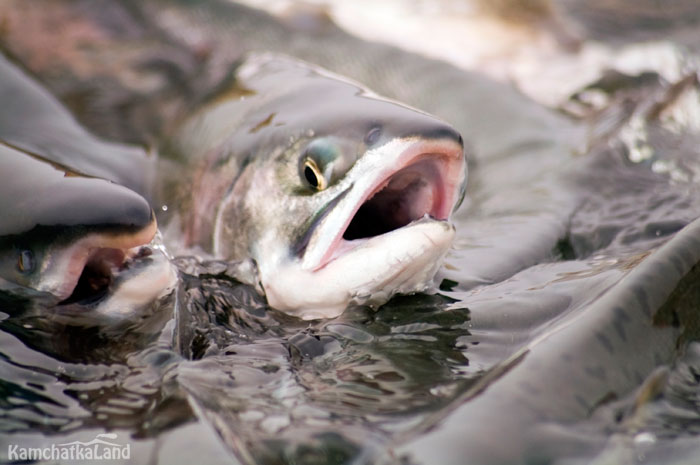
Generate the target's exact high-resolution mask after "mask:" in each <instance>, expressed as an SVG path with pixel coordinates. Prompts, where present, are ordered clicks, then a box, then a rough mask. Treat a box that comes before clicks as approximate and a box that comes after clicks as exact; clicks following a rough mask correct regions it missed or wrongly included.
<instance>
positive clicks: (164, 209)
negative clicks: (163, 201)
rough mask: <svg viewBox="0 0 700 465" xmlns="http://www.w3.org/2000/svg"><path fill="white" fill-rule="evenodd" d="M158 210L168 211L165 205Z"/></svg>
mask: <svg viewBox="0 0 700 465" xmlns="http://www.w3.org/2000/svg"><path fill="white" fill-rule="evenodd" d="M160 209H161V210H163V211H164V212H167V211H168V206H167V205H163V206H162V207H160Z"/></svg>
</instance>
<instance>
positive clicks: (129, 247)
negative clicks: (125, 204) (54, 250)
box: [58, 219, 157, 305]
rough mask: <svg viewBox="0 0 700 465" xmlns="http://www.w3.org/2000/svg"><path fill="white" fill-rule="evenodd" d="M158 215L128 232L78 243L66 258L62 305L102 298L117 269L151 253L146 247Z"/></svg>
mask: <svg viewBox="0 0 700 465" xmlns="http://www.w3.org/2000/svg"><path fill="white" fill-rule="evenodd" d="M156 228H157V225H156V222H155V219H154V220H153V221H152V222H151V224H150V225H149V226H147V227H146V228H144V229H142V230H141V231H138V232H136V233H134V234H129V235H116V236H110V235H96V236H92V237H90V236H89V237H87V238H85V239H84V240H83V241H81V242H78V243H76V245H75V247H74V250H73V251H72V252H71V253H70V256H69V257H68V258H67V259H68V260H69V262H68V266H67V268H66V271H65V275H64V276H63V286H62V289H61V291H60V292H59V295H58V298H59V299H61V301H60V303H59V305H66V304H72V303H89V302H91V301H93V300H97V299H99V298H101V297H102V296H103V295H104V294H105V293H106V292H107V291H108V290H109V287H110V285H111V284H112V282H113V281H114V278H115V276H116V274H117V273H119V272H120V271H122V270H124V269H125V268H127V267H128V265H129V263H130V262H131V261H133V260H136V259H138V258H141V257H146V256H148V255H151V253H152V251H151V249H150V248H148V247H146V246H145V244H148V243H149V242H150V241H151V240H152V239H153V236H155V233H156Z"/></svg>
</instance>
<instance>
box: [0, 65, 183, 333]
mask: <svg viewBox="0 0 700 465" xmlns="http://www.w3.org/2000/svg"><path fill="white" fill-rule="evenodd" d="M0 97H1V98H2V100H3V102H4V103H5V104H6V105H7V107H6V108H5V109H4V110H3V112H2V114H0V297H7V296H10V297H14V298H19V299H21V300H26V301H27V302H34V303H37V304H41V305H43V308H44V309H47V308H50V309H51V312H50V313H51V314H52V315H53V316H58V315H61V316H63V317H65V318H64V319H65V320H66V321H69V322H70V323H71V324H75V323H77V322H78V320H80V321H82V322H86V323H89V324H101V323H103V322H115V321H128V320H129V318H130V317H132V316H133V313H134V312H133V311H132V310H135V309H137V307H140V306H142V305H150V304H151V302H152V301H153V300H154V299H156V298H157V297H159V296H161V295H163V293H164V292H166V291H167V290H168V289H171V287H172V285H173V282H174V279H175V272H174V269H173V267H172V266H171V265H170V263H169V262H168V261H167V259H166V257H165V256H164V255H162V254H161V253H160V252H156V251H154V250H153V249H152V248H146V249H144V246H146V245H147V244H149V243H150V242H151V241H152V239H153V238H154V236H155V235H156V232H157V223H156V218H155V215H154V213H153V211H152V209H151V206H150V204H149V202H148V200H147V199H146V198H145V197H144V195H146V192H147V191H148V187H147V184H148V181H147V179H148V176H150V175H149V173H150V168H151V160H150V159H148V158H147V157H146V156H145V153H144V152H143V151H142V150H140V149H139V148H137V147H131V146H127V145H121V144H115V143H111V142H107V141H104V140H101V139H99V138H97V137H95V136H93V135H92V134H90V133H89V132H87V131H86V130H85V129H84V128H82V127H81V126H80V125H79V124H78V123H77V122H76V121H75V120H74V119H73V118H72V117H71V115H70V113H69V112H68V111H67V110H66V108H65V107H63V106H62V105H61V104H60V103H59V102H58V101H57V100H56V99H55V98H54V97H52V96H51V94H49V93H48V92H47V91H46V90H45V89H44V88H43V87H42V86H41V85H40V84H39V83H37V82H36V81H35V80H33V79H32V78H31V77H29V76H28V75H26V74H25V73H24V72H23V71H22V70H21V69H20V68H19V67H17V66H15V65H14V64H13V63H12V62H11V61H10V60H8V59H7V58H5V57H4V56H2V55H0ZM131 171H136V172H137V173H136V174H135V175H134V176H130V175H129V174H128V173H129V172H131ZM115 181H116V182H119V184H117V183H116V182H115ZM122 183H123V184H127V185H128V186H129V187H126V186H124V185H121V184H122ZM134 189H136V190H138V191H141V192H142V193H143V194H144V195H142V194H141V193H139V192H136V191H135V190H134ZM136 276H139V277H140V278H141V279H134V277H136ZM144 277H148V279H147V280H146V279H144ZM6 309H7V308H6ZM42 313H46V312H42ZM47 316H48V315H47Z"/></svg>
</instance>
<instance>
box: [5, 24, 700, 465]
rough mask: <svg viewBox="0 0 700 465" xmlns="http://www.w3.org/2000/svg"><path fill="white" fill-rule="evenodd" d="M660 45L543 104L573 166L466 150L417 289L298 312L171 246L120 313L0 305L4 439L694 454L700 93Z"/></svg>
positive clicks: (245, 459) (580, 457) (290, 459)
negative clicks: (80, 318) (469, 162)
mask: <svg viewBox="0 0 700 465" xmlns="http://www.w3.org/2000/svg"><path fill="white" fill-rule="evenodd" d="M640 14H641V13H640ZM584 19H585V17H584ZM644 24H646V23H644ZM671 30H672V29H671ZM682 32H683V35H682V37H681V38H680V39H679V42H680V43H681V44H683V43H685V41H686V35H685V34H687V31H685V29H683V31H682ZM599 33H600V31H599ZM608 33H609V30H608ZM600 34H602V33H600ZM630 34H631V33H630ZM602 35H603V36H605V34H602ZM631 35H632V34H631ZM591 37H592V38H597V36H594V35H592V36H591ZM668 39H669V40H672V39H673V37H672V36H669V37H668ZM586 40H588V39H586ZM635 40H637V39H635ZM586 44H588V42H586ZM597 44H598V45H599V43H597ZM678 50H679V53H680V55H679V56H680V57H681V58H680V61H681V62H682V63H683V65H682V66H680V65H679V67H678V69H682V70H683V72H684V73H681V75H678V76H676V77H675V80H672V81H671V82H666V81H664V80H662V79H659V80H654V81H653V82H652V83H651V84H648V81H645V82H644V85H641V86H640V85H639V80H635V79H634V78H631V77H628V78H622V80H621V81H620V85H619V86H618V87H616V88H615V89H614V90H610V89H609V88H603V89H601V88H597V89H588V90H586V92H588V94H587V95H586V96H584V97H582V100H576V101H574V100H571V101H561V100H560V99H559V100H557V101H556V102H555V104H556V106H559V107H561V108H562V110H561V111H562V112H566V114H567V115H569V116H568V117H570V118H572V119H576V120H577V121H583V120H586V119H588V120H589V121H590V122H591V123H590V125H589V126H586V129H587V131H588V132H587V136H586V137H584V138H583V140H584V142H585V144H584V145H585V146H584V147H578V144H573V145H577V148H579V149H580V154H579V155H577V156H575V157H574V160H575V161H574V162H572V163H567V164H563V163H562V164H555V163H552V164H551V166H550V165H547V166H549V168H551V171H548V172H545V173H544V174H541V173H540V172H539V171H538V169H539V168H538V167H533V166H531V164H532V161H531V160H532V159H530V158H525V157H521V156H519V154H518V153H517V152H516V153H513V152H508V151H504V152H502V153H500V154H501V157H500V158H499V157H498V156H493V157H492V158H493V159H480V158H478V157H477V164H476V166H475V169H473V171H472V174H471V176H472V179H470V192H469V194H468V195H469V198H468V201H467V203H466V205H465V206H464V207H463V208H462V209H461V210H460V212H459V213H458V214H457V216H456V223H457V228H458V234H459V236H458V238H457V241H456V243H455V246H454V249H453V250H452V251H451V253H450V255H449V256H448V259H447V262H446V265H445V267H444V268H443V270H442V271H441V272H440V275H439V277H438V282H439V283H440V285H439V289H438V290H437V291H436V292H435V293H434V294H432V295H427V294H426V295H415V296H400V297H396V298H394V299H392V300H391V301H390V302H389V303H388V304H386V305H384V306H382V307H381V308H379V309H370V308H367V307H356V308H350V309H348V310H347V311H346V312H345V313H344V314H343V315H341V316H340V317H338V318H335V319H333V320H328V321H312V322H304V321H300V320H297V319H294V318H292V317H289V316H287V315H284V314H282V313H279V312H277V311H275V310H272V309H270V308H268V307H267V306H266V305H265V302H264V300H263V299H262V298H261V297H260V296H259V294H258V293H257V292H256V290H255V289H254V288H252V287H250V286H248V285H245V284H242V283H241V282H240V279H239V277H240V276H239V275H238V274H237V273H238V271H239V269H240V268H239V267H238V266H237V265H232V264H226V263H222V262H217V261H208V262H206V261H205V262H202V261H200V260H198V259H196V258H192V257H180V258H177V259H176V260H175V264H176V265H177V267H178V269H179V270H180V279H179V282H178V284H177V287H176V289H175V290H174V291H173V293H172V294H170V295H168V296H166V297H164V298H163V299H161V301H159V302H157V303H156V304H155V305H154V306H152V307H151V308H149V309H148V312H146V313H144V314H143V316H142V318H140V319H139V320H138V321H136V322H134V323H133V324H131V325H128V326H123V325H122V326H119V327H114V326H94V325H93V326H89V327H84V326H73V325H71V324H70V322H68V323H66V322H65V321H55V320H54V319H52V318H47V317H46V315H44V314H42V313H41V312H40V310H41V309H38V310H39V312H37V309H36V308H33V307H31V306H29V308H23V305H24V304H22V303H19V302H16V301H13V300H4V301H2V302H0V312H2V313H0V315H1V319H2V321H0V329H1V331H0V459H2V460H12V459H13V457H14V456H12V455H11V451H12V450H13V449H12V447H14V446H18V445H19V446H20V447H24V448H27V447H35V448H38V447H42V448H45V447H49V448H50V447H51V446H52V445H57V444H67V443H71V442H73V441H76V440H78V441H83V442H88V441H91V440H93V439H96V437H97V436H98V435H99V434H116V435H117V437H109V438H108V439H109V440H110V441H111V442H112V443H115V444H119V445H129V447H130V449H129V452H130V454H129V458H128V459H123V460H121V461H122V462H129V463H164V464H166V463H191V462H193V461H197V462H202V463H212V464H213V463H243V464H252V463H256V464H295V463H299V464H341V463H404V462H407V463H497V464H501V463H562V464H578V463H597V464H607V463H619V464H626V463H630V464H631V463H648V464H657V463H694V462H693V460H696V458H697V457H698V456H700V437H698V434H699V433H700V386H699V383H700V346H699V345H698V343H697V342H696V341H697V338H698V336H699V334H698V329H699V328H700V326H699V325H698V316H697V312H698V310H699V309H700V307H699V306H700V288H698V286H697V278H698V270H697V269H696V266H695V263H696V262H697V260H698V258H700V257H698V256H697V255H698V253H700V252H699V251H698V250H699V249H698V244H697V241H696V238H697V237H698V236H699V235H700V226H699V225H698V224H697V223H696V222H695V223H694V222H693V221H694V220H696V219H697V218H698V217H700V185H698V176H699V175H700V165H699V164H698V160H700V153H699V151H698V148H697V147H698V144H697V142H698V129H699V127H700V126H697V125H696V123H697V121H699V120H697V119H695V118H696V116H695V115H697V114H698V111H699V109H700V99H699V98H698V88H697V82H696V81H695V82H693V81H692V80H689V81H688V83H686V84H683V82H682V81H683V78H684V76H692V75H693V73H697V68H692V67H688V66H690V65H688V64H687V63H692V62H693V60H694V59H695V57H694V55H693V54H692V52H691V51H683V52H682V53H681V49H680V48H679V49H678ZM606 53H609V55H608V56H619V55H615V53H614V51H610V50H608V52H606ZM625 53H626V52H625ZM684 53H685V54H684ZM583 56H585V54H582V55H578V57H579V58H581V57H583ZM571 60H572V57H571V56H567V57H566V62H567V65H566V66H569V65H570V64H571ZM581 60H582V61H584V64H585V60H583V59H582V58H581ZM574 61H575V59H574ZM613 61H614V60H613ZM613 61H611V62H610V63H612V62H613ZM684 66H685V68H684ZM552 67H553V68H556V65H553V66H552ZM601 87H602V86H601ZM674 89H675V90H674ZM557 92H559V91H557ZM592 94H593V95H592ZM581 95H583V93H582V94H581ZM495 97H496V96H494V98H495ZM586 99H588V100H586ZM591 102H592V103H591ZM600 102H603V103H600ZM544 103H546V104H550V105H552V101H551V100H547V101H545V102H544ZM572 115H573V116H572ZM520 116H522V117H523V118H525V119H527V117H528V114H524V115H520ZM502 130H503V131H506V132H509V133H511V132H512V133H515V134H516V136H513V137H514V138H515V139H516V140H517V133H518V128H515V127H509V126H508V125H507V124H506V123H503V128H502ZM497 132H498V131H494V133H497ZM545 132H546V131H545ZM478 142H479V143H480V144H482V145H483V146H485V147H498V145H499V142H498V141H487V142H488V144H485V143H484V142H483V141H478ZM529 144H534V145H535V146H537V144H538V141H537V140H535V141H534V142H532V141H531V140H529V139H527V138H526V137H524V138H522V139H521V140H519V146H520V147H521V148H522V149H523V151H524V152H528V153H529V151H532V150H533V149H532V147H531V146H530V145H529ZM515 145H516V146H517V145H518V144H515ZM536 150H537V147H535V149H534V151H535V152H536ZM492 153H495V154H496V155H498V154H499V152H498V150H497V149H492ZM584 154H586V155H584ZM479 163H482V164H481V165H480V164H479ZM547 166H546V167H547ZM528 170H532V171H533V172H535V173H537V174H538V175H537V176H535V177H532V178H529V177H527V176H525V175H522V173H523V172H527V171H528ZM518 183H520V184H518ZM563 211H564V212H567V213H566V214H565V215H562V214H560V212H563ZM562 216H563V218H562ZM688 225H689V226H688ZM684 228H685V229H684ZM679 231H680V232H679ZM693 241H695V242H693ZM538 248H541V249H542V252H541V253H540V252H538ZM44 461H46V462H50V460H44ZM64 461H66V462H70V460H64ZM92 462H94V463H103V462H102V461H100V460H97V459H93V460H92ZM81 463H84V462H81Z"/></svg>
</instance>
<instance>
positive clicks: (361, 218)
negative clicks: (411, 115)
mask: <svg viewBox="0 0 700 465" xmlns="http://www.w3.org/2000/svg"><path fill="white" fill-rule="evenodd" d="M465 176H466V163H465V160H464V153H463V147H462V145H461V144H460V143H459V142H457V141H454V140H452V139H436V140H425V139H421V138H420V137H407V138H400V139H393V140H391V141H389V142H387V143H386V144H384V145H382V146H380V147H377V148H375V149H373V150H370V151H368V152H367V153H365V155H364V156H363V157H362V158H360V159H359V160H358V161H357V163H356V164H355V166H353V168H352V169H351V171H350V172H348V174H347V175H346V178H351V179H352V181H349V180H348V181H347V182H352V184H351V185H350V187H344V189H345V191H344V192H343V195H342V196H340V197H339V200H338V201H337V203H336V205H335V206H333V207H332V209H331V210H330V211H329V212H327V213H326V214H325V215H324V217H323V218H322V219H321V220H320V221H318V222H317V223H316V224H315V226H314V229H313V231H311V232H310V234H309V237H310V238H309V241H308V244H307V247H306V250H305V253H304V255H303V258H302V263H301V267H302V269H304V270H308V271H317V270H319V269H321V268H323V267H325V266H327V265H328V264H329V263H330V262H332V261H333V260H335V259H337V258H338V257H339V256H341V255H343V254H345V253H347V252H349V251H351V250H353V249H354V248H356V247H357V246H358V245H360V244H361V243H364V242H366V241H368V240H370V241H371V240H372V238H374V237H377V236H381V235H383V234H386V233H389V232H391V231H394V230H396V229H400V228H402V227H404V226H407V225H409V224H410V223H412V222H415V221H417V220H421V219H423V218H424V217H426V216H427V217H430V218H432V219H434V220H437V221H447V220H448V219H449V216H450V214H451V212H452V211H453V209H454V208H455V207H456V204H457V203H458V202H459V200H460V199H461V195H462V190H463V188H464V179H465ZM339 188H343V186H339Z"/></svg>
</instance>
